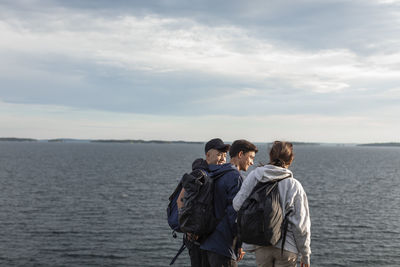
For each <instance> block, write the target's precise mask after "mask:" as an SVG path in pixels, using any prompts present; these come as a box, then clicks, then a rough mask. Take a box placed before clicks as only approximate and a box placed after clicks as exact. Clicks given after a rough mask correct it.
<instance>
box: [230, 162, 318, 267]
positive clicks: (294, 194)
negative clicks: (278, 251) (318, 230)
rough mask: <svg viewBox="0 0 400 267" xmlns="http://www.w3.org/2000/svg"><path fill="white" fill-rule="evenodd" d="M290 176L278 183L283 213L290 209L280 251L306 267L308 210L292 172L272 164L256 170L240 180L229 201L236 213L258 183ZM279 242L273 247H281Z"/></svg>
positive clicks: (303, 192) (308, 249)
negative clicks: (287, 253)
mask: <svg viewBox="0 0 400 267" xmlns="http://www.w3.org/2000/svg"><path fill="white" fill-rule="evenodd" d="M289 175H290V176H291V177H290V178H287V179H285V180H282V181H280V182H279V183H278V189H279V195H280V199H281V207H282V210H283V214H286V211H288V210H289V209H292V210H293V211H292V212H291V213H290V214H289V217H288V219H289V226H288V232H287V236H286V242H285V246H284V249H285V250H287V251H290V252H294V253H296V254H299V253H300V254H301V256H302V262H304V263H307V264H310V254H311V249H310V241H311V232H310V227H311V222H310V213H309V209H308V201H307V195H306V192H305V191H304V189H303V187H302V186H301V184H300V182H299V181H297V180H296V179H294V178H293V173H292V172H291V171H290V170H288V169H285V168H281V167H277V166H274V165H265V166H262V167H257V168H256V169H254V170H253V171H251V172H250V173H249V175H248V176H247V178H246V179H245V180H244V182H243V184H242V187H241V188H240V191H239V192H238V193H237V195H236V197H235V198H234V199H233V208H234V209H235V210H236V211H238V210H239V209H240V207H241V206H242V204H243V202H244V201H245V200H246V198H247V197H248V196H249V195H250V193H251V191H252V190H253V188H254V187H255V186H256V184H257V183H258V182H263V183H265V182H268V181H271V180H275V179H280V178H284V177H287V176H289ZM281 246H282V239H281V240H279V242H278V244H276V247H277V248H281Z"/></svg>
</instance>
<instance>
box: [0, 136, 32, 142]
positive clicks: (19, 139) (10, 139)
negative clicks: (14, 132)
mask: <svg viewBox="0 0 400 267" xmlns="http://www.w3.org/2000/svg"><path fill="white" fill-rule="evenodd" d="M0 141H12V142H26V141H28V142H35V141H37V140H36V139H32V138H15V137H0Z"/></svg>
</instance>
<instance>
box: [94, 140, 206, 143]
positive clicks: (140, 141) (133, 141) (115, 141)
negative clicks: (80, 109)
mask: <svg viewBox="0 0 400 267" xmlns="http://www.w3.org/2000/svg"><path fill="white" fill-rule="evenodd" d="M90 142H93V143H128V144H149V143H152V144H204V142H189V141H162V140H150V141H145V140H113V139H110V140H92V141H90Z"/></svg>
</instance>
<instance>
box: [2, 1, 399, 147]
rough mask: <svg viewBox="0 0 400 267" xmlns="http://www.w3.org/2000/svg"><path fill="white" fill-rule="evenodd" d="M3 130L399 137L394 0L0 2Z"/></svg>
mask: <svg viewBox="0 0 400 267" xmlns="http://www.w3.org/2000/svg"><path fill="white" fill-rule="evenodd" d="M0 34H1V35H0V59H1V60H0V137H21V138H37V139H50V138H78V139H144V140H154V139H157V140H186V141H207V140H209V139H211V138H214V137H220V138H222V139H224V140H226V141H233V140H236V139H243V138H244V139H248V140H249V141H253V142H270V141H273V140H289V141H302V142H330V143H366V142H400V137H399V136H400V135H399V132H400V119H399V118H400V117H399V114H400V0H351V1H350V0H349V1H344V0H343V1H336V0H335V1H334V0H298V1H286V0H279V1H272V0H262V1H261V0H253V1H238V0H231V1H219V0H212V1H211V0H203V1H189V0H168V1H154V0H146V1H128V0H126V1H123V0H114V1H108V0H97V1H89V0H79V1H78V0H69V1H62V0H59V1H56V0H54V1H50V0H43V1H37V0H2V1H1V2H0Z"/></svg>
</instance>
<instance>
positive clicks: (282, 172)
mask: <svg viewBox="0 0 400 267" xmlns="http://www.w3.org/2000/svg"><path fill="white" fill-rule="evenodd" d="M254 172H255V177H256V179H257V180H258V181H260V182H263V183H265V182H268V181H272V180H276V179H281V178H286V177H288V176H289V177H293V173H292V172H291V171H290V170H288V169H285V168H282V167H278V166H274V165H269V164H268V165H265V166H262V167H258V168H257V169H255V170H254Z"/></svg>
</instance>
